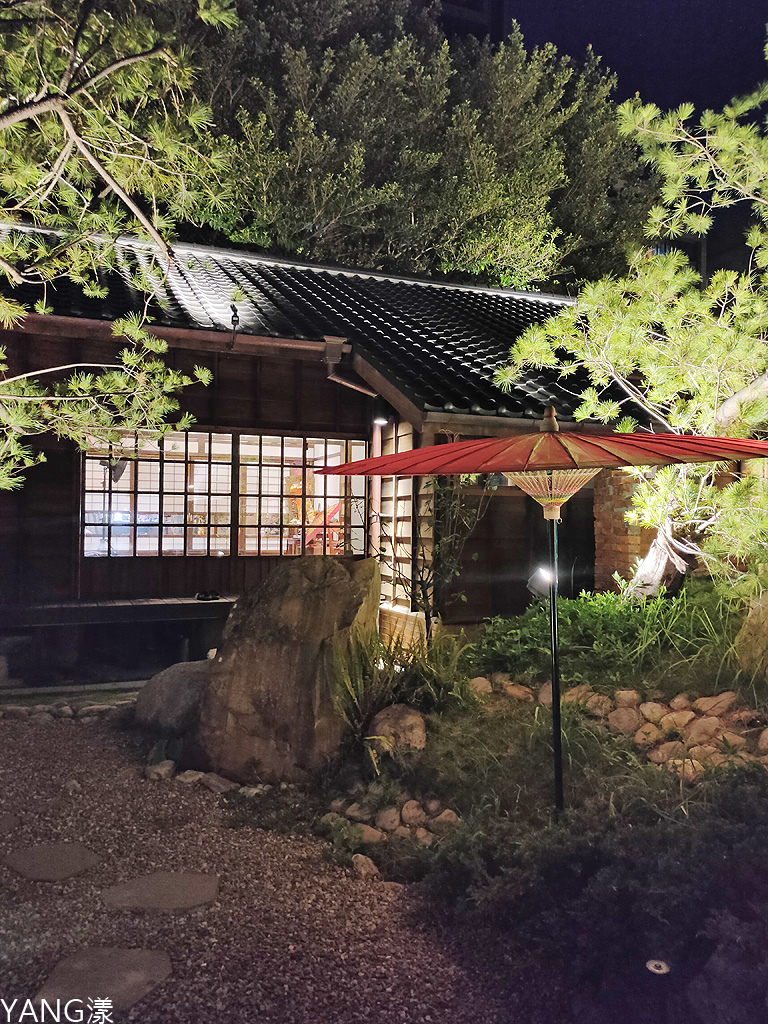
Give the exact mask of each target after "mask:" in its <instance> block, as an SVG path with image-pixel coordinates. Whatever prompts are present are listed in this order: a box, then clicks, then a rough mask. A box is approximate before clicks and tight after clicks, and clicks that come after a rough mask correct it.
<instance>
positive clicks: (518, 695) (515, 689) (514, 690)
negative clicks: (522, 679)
mask: <svg viewBox="0 0 768 1024" xmlns="http://www.w3.org/2000/svg"><path fill="white" fill-rule="evenodd" d="M504 692H505V693H506V695H507V696H508V697H514V698H515V700H525V701H532V700H533V699H534V696H533V690H532V689H531V688H530V686H523V685H522V684H521V683H507V684H506V686H505V687H504Z"/></svg>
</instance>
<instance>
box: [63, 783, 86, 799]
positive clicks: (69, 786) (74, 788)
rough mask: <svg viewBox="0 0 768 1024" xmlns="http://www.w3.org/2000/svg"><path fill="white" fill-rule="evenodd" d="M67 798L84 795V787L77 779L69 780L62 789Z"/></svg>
mask: <svg viewBox="0 0 768 1024" xmlns="http://www.w3.org/2000/svg"><path fill="white" fill-rule="evenodd" d="M61 788H62V789H63V790H64V792H65V793H66V794H67V796H76V795H77V794H78V793H82V791H83V787H82V786H81V785H80V783H79V782H78V781H77V779H67V781H66V782H65V783H64V785H63V786H62V787H61Z"/></svg>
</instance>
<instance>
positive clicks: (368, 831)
mask: <svg viewBox="0 0 768 1024" xmlns="http://www.w3.org/2000/svg"><path fill="white" fill-rule="evenodd" d="M355 827H356V828H357V831H358V832H359V834H360V841H361V842H363V843H365V844H368V843H380V842H381V841H382V840H384V839H386V838H387V835H386V833H385V832H381V831H380V830H379V829H377V828H371V826H370V825H357V826H355Z"/></svg>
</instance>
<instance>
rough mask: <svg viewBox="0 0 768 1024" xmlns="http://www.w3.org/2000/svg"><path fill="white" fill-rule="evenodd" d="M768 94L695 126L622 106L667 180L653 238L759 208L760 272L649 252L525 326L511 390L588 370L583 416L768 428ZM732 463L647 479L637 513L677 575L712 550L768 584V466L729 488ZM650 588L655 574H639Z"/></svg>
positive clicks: (736, 430) (651, 225) (704, 427)
mask: <svg viewBox="0 0 768 1024" xmlns="http://www.w3.org/2000/svg"><path fill="white" fill-rule="evenodd" d="M767 99H768V87H760V88H759V89H757V90H756V91H755V92H754V93H753V94H752V95H750V96H748V97H745V98H743V99H737V100H734V101H732V103H731V104H730V105H729V106H728V107H726V108H725V110H724V111H723V112H722V113H714V112H712V111H705V112H704V114H703V115H702V116H701V118H700V120H699V121H698V123H697V124H694V123H693V109H692V108H691V107H690V106H687V105H686V106H682V107H680V108H678V109H677V110H675V111H672V112H671V113H668V114H662V113H661V112H659V111H658V110H657V109H656V108H655V107H650V106H643V105H641V104H640V103H639V102H638V101H635V102H630V103H627V104H625V105H624V106H623V108H622V111H621V116H622V131H623V132H624V133H625V134H627V135H632V136H633V137H635V138H636V139H637V140H638V142H639V143H640V145H641V146H642V147H643V153H644V158H645V159H646V160H647V161H648V162H649V163H650V164H651V165H652V166H653V167H654V168H655V169H657V170H658V172H659V173H660V174H661V175H662V179H663V188H662V193H661V198H662V201H661V203H660V204H659V205H657V206H656V207H654V209H653V210H652V211H651V213H650V216H649V221H648V226H647V231H648V234H649V235H651V236H654V235H658V234H664V235H666V236H672V237H675V236H679V235H681V234H682V233H684V232H687V233H698V234H701V233H706V232H707V231H708V230H709V229H710V227H711V225H712V219H713V216H714V215H715V213H716V211H717V210H718V209H721V208H723V207H727V206H731V205H734V204H735V203H739V202H742V203H749V204H751V207H752V213H753V217H754V223H753V225H752V227H751V228H750V231H749V234H748V238H747V245H748V246H749V249H750V257H751V258H750V265H749V268H748V270H747V271H745V272H743V273H738V272H736V271H729V270H720V271H718V272H716V273H715V274H714V275H713V276H712V277H711V279H710V280H709V281H706V282H702V281H701V280H700V278H699V275H698V274H697V273H696V271H695V270H694V269H693V268H692V267H691V265H690V264H689V262H688V259H687V257H686V256H685V255H684V254H683V253H682V252H680V251H677V250H673V251H671V252H666V253H664V252H658V251H656V252H655V251H654V250H653V249H643V250H640V251H638V252H637V253H636V254H635V255H634V257H633V259H632V261H631V265H630V269H629V273H628V274H627V275H625V276H622V277H605V278H603V279H602V280H600V281H598V282H596V283H593V284H590V285H588V286H587V287H585V288H584V289H583V291H582V293H581V294H580V296H579V298H578V300H577V302H576V303H575V305H574V306H572V307H570V308H569V309H567V310H565V311H563V313H561V314H560V315H559V316H557V317H556V318H554V319H552V320H550V321H548V322H547V323H545V324H543V325H541V326H536V327H533V328H530V329H529V330H528V331H526V333H525V334H524V335H523V336H522V338H521V339H520V341H519V342H518V344H517V345H516V346H515V348H514V349H513V351H512V353H511V362H510V364H509V366H508V367H506V368H504V369H503V370H502V371H500V373H499V374H498V377H497V380H498V382H499V383H500V384H501V385H502V386H508V385H509V384H510V383H511V382H512V381H513V380H515V379H516V378H517V377H518V376H519V375H520V374H521V373H523V372H524V371H525V369H526V367H529V366H538V367H542V366H547V367H553V368H558V369H559V370H560V372H561V373H562V374H563V375H564V376H566V377H568V376H569V375H570V376H571V377H572V376H573V374H574V373H575V372H576V370H578V369H582V370H583V371H586V374H587V375H588V377H589V381H590V385H589V386H588V387H587V388H586V389H579V395H580V398H581V405H580V407H579V410H578V413H577V416H578V418H580V419H585V418H588V417H590V418H595V419H598V420H601V421H603V422H611V423H614V424H616V426H617V428H618V429H632V428H633V427H637V422H636V419H637V418H640V419H642V421H643V424H644V429H645V428H650V429H653V430H661V431H673V432H677V433H694V434H727V435H733V436H748V435H752V434H754V433H756V432H762V431H764V430H765V428H766V424H768V275H767V274H766V268H768V232H767V230H766V225H768V216H767V215H768V132H767V131H766V128H765V125H761V124H759V123H758V122H757V120H756V114H757V113H758V112H759V111H760V109H761V106H762V105H763V104H764V103H765V101H766V100H767ZM628 413H629V418H627V414H628ZM633 417H634V421H633ZM722 470H723V467H717V466H714V467H713V466H703V467H702V466H689V467H686V466H683V467H668V468H663V469H660V470H657V471H656V472H654V473H653V475H652V478H651V479H646V478H645V477H643V476H642V474H640V475H639V477H640V479H639V484H638V488H637V492H636V495H635V499H634V510H633V512H632V513H631V518H633V519H634V520H635V521H637V522H640V523H641V524H642V525H643V526H646V527H649V528H653V529H656V530H657V531H659V532H658V538H657V547H660V548H661V550H662V551H663V553H664V555H665V557H666V559H667V560H668V561H670V562H671V563H672V564H673V566H674V568H675V569H676V570H678V571H685V569H686V568H687V567H688V566H689V565H690V564H691V563H692V561H694V560H695V559H696V558H699V557H704V558H705V560H707V562H708V563H709V564H710V565H711V566H712V567H713V568H716V569H718V570H721V571H725V573H726V574H727V575H728V576H729V577H730V578H732V579H733V578H737V579H739V580H740V581H741V582H742V584H744V586H745V587H746V588H748V589H752V590H754V589H755V588H756V587H762V586H764V585H765V583H766V580H765V579H764V575H765V572H766V564H768V487H767V486H766V484H765V482H764V480H763V474H762V471H761V470H759V469H758V470H754V469H749V470H748V471H747V472H745V473H743V474H742V476H741V477H740V478H739V479H737V480H734V481H733V482H731V483H730V484H728V485H727V486H724V479H723V475H722ZM656 554H658V551H657V552H656ZM656 564H657V566H658V564H659V563H658V560H657V563H656ZM646 568H647V566H646ZM745 570H747V571H746V572H745ZM638 582H639V584H640V586H641V587H642V586H644V585H645V582H649V583H650V582H651V581H644V580H643V578H642V570H641V576H640V577H639V579H638ZM655 582H656V583H658V580H656V581H655Z"/></svg>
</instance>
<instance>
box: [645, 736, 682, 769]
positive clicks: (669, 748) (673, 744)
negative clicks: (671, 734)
mask: <svg viewBox="0 0 768 1024" xmlns="http://www.w3.org/2000/svg"><path fill="white" fill-rule="evenodd" d="M671 757H674V758H677V757H685V745H684V744H683V743H681V742H680V741H679V740H669V741H668V742H667V743H662V744H661V746H660V747H656V749H655V750H652V751H651V752H650V754H649V755H648V760H649V761H653V763H654V764H664V763H665V762H666V761H669V759H670V758H671Z"/></svg>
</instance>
